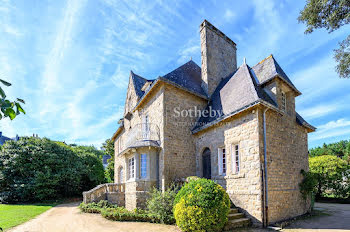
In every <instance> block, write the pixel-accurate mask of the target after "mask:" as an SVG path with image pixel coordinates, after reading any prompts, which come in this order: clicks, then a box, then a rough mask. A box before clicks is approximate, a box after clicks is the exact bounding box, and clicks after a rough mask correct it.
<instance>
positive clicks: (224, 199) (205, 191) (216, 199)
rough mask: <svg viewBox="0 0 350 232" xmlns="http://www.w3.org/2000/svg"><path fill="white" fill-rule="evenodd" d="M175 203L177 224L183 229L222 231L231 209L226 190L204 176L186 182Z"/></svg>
mask: <svg viewBox="0 0 350 232" xmlns="http://www.w3.org/2000/svg"><path fill="white" fill-rule="evenodd" d="M174 204H175V207H174V215H175V219H176V224H177V225H178V226H179V227H180V229H181V230H182V231H203V232H204V231H221V229H222V228H223V227H224V226H225V223H226V222H227V215H228V213H229V210H230V199H229V197H228V195H227V193H226V191H225V190H224V189H223V188H222V187H221V186H220V185H218V184H216V183H215V182H213V181H211V180H208V179H204V178H201V179H196V180H191V181H189V182H188V183H186V184H185V185H184V186H183V187H182V188H181V189H180V191H179V192H178V194H177V195H176V198H175V202H174Z"/></svg>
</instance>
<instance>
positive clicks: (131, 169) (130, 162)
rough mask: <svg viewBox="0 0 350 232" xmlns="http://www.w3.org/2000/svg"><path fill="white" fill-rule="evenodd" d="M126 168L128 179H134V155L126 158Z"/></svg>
mask: <svg viewBox="0 0 350 232" xmlns="http://www.w3.org/2000/svg"><path fill="white" fill-rule="evenodd" d="M128 169H129V170H128V171H129V172H128V174H129V176H128V177H129V180H132V179H135V157H131V158H129V159H128Z"/></svg>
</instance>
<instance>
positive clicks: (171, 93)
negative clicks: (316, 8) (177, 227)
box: [112, 20, 315, 225]
mask: <svg viewBox="0 0 350 232" xmlns="http://www.w3.org/2000/svg"><path fill="white" fill-rule="evenodd" d="M200 39H201V58H202V63H201V67H199V66H198V65H197V64H196V63H195V62H193V61H192V60H191V61H189V62H187V63H185V64H184V65H182V66H180V67H179V68H177V69H175V70H174V71H172V72H170V73H168V74H166V75H164V76H160V77H158V78H157V79H152V80H151V79H146V78H144V77H141V76H139V75H137V74H135V73H133V72H131V73H130V77H129V85H128V89H127V96H126V102H125V112H124V117H123V118H122V119H120V121H119V124H120V125H119V128H118V129H117V131H116V132H115V133H114V135H113V137H112V139H113V140H114V141H115V182H116V183H123V184H124V185H125V189H124V193H123V194H124V196H123V201H124V202H123V203H125V206H126V208H128V209H133V208H135V207H143V206H144V203H145V199H146V197H147V193H148V192H149V191H150V190H151V188H153V187H157V188H160V189H163V190H164V189H166V188H167V187H168V186H169V185H170V184H171V183H172V182H174V181H177V180H183V179H185V178H186V177H188V176H200V177H205V178H209V179H212V180H215V181H217V183H219V184H220V185H222V186H223V187H224V188H225V189H226V191H227V193H228V194H229V196H230V198H231V200H232V202H233V203H234V205H235V206H237V207H238V208H239V209H241V210H242V211H243V212H244V213H245V215H246V216H247V217H249V218H251V219H252V221H253V222H254V223H255V224H260V225H261V224H264V225H267V224H270V223H273V222H276V221H281V220H285V219H288V218H291V217H294V216H298V215H302V214H304V213H306V211H307V210H308V208H309V201H306V200H304V199H303V198H302V196H301V194H300V191H299V183H300V181H301V179H302V175H301V174H300V171H301V170H302V169H304V170H308V133H309V132H313V131H314V130H315V128H314V127H313V126H311V125H310V124H308V123H307V122H306V121H305V120H304V119H303V118H302V117H301V116H300V115H299V114H298V113H297V112H296V111H295V97H297V96H299V95H301V93H300V92H299V91H298V89H297V88H296V87H295V86H294V85H293V83H292V82H291V80H290V79H289V78H288V76H287V75H286V74H285V72H284V71H283V70H282V68H281V67H280V65H279V64H278V63H277V61H276V60H275V58H274V57H273V56H272V55H270V56H268V57H267V58H265V59H264V60H262V61H261V62H259V63H258V64H256V65H254V66H252V67H250V66H248V64H246V62H245V61H244V62H243V64H242V65H241V66H239V67H237V60H236V44H235V43H234V42H233V41H232V40H231V39H230V38H228V37H227V36H226V35H225V34H224V33H222V32H221V31H220V30H218V29H217V28H215V27H214V26H213V25H212V24H210V23H209V22H208V21H206V20H204V22H203V23H202V24H201V25H200Z"/></svg>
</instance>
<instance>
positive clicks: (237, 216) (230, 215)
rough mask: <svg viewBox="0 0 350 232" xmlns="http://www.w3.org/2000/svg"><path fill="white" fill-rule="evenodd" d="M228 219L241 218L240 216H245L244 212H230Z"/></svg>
mask: <svg viewBox="0 0 350 232" xmlns="http://www.w3.org/2000/svg"><path fill="white" fill-rule="evenodd" d="M227 217H228V220H229V221H230V220H233V219H239V218H244V214H243V213H230V214H229V215H228V216H227Z"/></svg>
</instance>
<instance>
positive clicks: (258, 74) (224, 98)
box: [131, 55, 315, 133]
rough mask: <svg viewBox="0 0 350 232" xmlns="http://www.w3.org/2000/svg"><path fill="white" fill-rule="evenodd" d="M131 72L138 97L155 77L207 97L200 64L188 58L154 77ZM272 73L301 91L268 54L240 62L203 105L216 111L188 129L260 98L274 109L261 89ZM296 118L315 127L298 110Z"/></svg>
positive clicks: (216, 120) (250, 104) (219, 117)
mask: <svg viewBox="0 0 350 232" xmlns="http://www.w3.org/2000/svg"><path fill="white" fill-rule="evenodd" d="M131 76H132V80H133V83H134V86H135V91H136V94H137V96H138V97H139V99H141V98H142V97H143V95H144V94H145V92H144V91H143V90H142V87H143V86H144V84H145V83H146V82H151V83H152V84H153V83H155V82H158V81H159V80H163V81H166V82H168V83H170V84H173V85H174V86H177V87H180V88H183V89H185V90H187V91H189V92H191V93H193V94H196V95H199V96H202V97H204V98H208V96H207V94H206V93H205V91H204V89H203V88H202V87H201V84H202V79H201V68H200V67H199V66H198V65H197V64H196V63H195V62H193V61H192V60H190V61H189V62H187V63H185V64H184V65H182V66H180V67H178V68H177V69H175V70H173V71H172V72H170V73H168V74H166V75H164V76H161V77H159V78H157V79H155V80H147V79H145V78H143V77H141V76H139V75H137V74H134V73H133V72H131ZM275 77H278V78H280V79H281V80H283V81H284V82H285V83H286V84H287V85H289V86H290V87H291V88H292V89H293V90H294V91H295V92H296V94H297V95H300V94H301V93H300V92H299V91H298V90H297V88H296V87H295V86H294V84H293V83H292V82H291V80H290V79H289V78H288V76H287V75H286V74H285V72H284V71H283V70H282V68H281V67H280V65H279V64H278V63H277V61H276V60H275V58H274V57H273V56H272V55H270V56H268V57H267V58H265V59H264V60H262V61H261V62H259V63H258V64H256V65H255V66H253V67H252V68H250V67H249V66H248V65H247V64H242V65H241V66H240V67H239V68H238V69H237V70H236V71H235V72H234V73H232V74H230V75H228V76H227V77H225V78H223V79H222V81H221V82H220V83H219V85H218V86H217V88H216V90H215V91H214V93H213V94H212V96H211V97H210V99H209V103H208V105H207V107H206V109H207V110H209V109H211V111H215V112H220V113H217V114H215V115H211V116H209V117H200V118H199V119H198V121H197V123H196V126H195V127H194V128H193V129H192V132H193V133H196V132H198V131H200V130H202V129H204V128H206V127H208V126H210V125H211V124H215V123H216V122H220V121H221V120H223V119H224V118H226V117H229V116H231V115H233V114H235V113H237V112H239V111H242V110H244V109H246V108H248V107H250V106H252V105H254V104H258V103H261V102H262V103H265V104H269V105H270V106H273V107H276V110H277V109H278V106H277V103H276V102H275V101H274V100H273V99H272V98H271V97H270V96H269V95H268V94H267V92H266V91H265V90H264V89H263V87H264V84H265V83H267V82H269V81H270V80H272V79H274V78H275ZM296 122H297V123H298V124H300V125H302V126H306V127H308V128H310V129H311V130H315V128H314V127H312V126H311V125H310V124H308V123H307V122H306V121H305V120H304V119H303V118H302V117H301V116H300V115H299V114H298V113H297V115H296Z"/></svg>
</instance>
